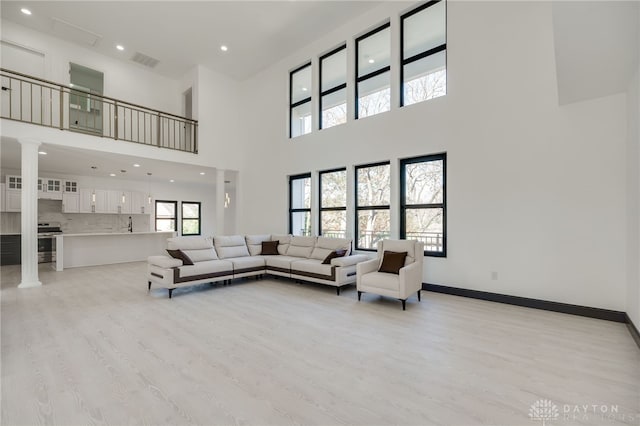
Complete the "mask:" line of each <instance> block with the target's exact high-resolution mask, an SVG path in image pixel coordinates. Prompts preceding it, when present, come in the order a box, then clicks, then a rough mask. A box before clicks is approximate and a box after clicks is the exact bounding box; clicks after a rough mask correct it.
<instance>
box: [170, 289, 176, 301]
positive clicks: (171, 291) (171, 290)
mask: <svg viewBox="0 0 640 426" xmlns="http://www.w3.org/2000/svg"><path fill="white" fill-rule="evenodd" d="M173 290H175V288H170V289H169V299H171V294H172V293H173Z"/></svg>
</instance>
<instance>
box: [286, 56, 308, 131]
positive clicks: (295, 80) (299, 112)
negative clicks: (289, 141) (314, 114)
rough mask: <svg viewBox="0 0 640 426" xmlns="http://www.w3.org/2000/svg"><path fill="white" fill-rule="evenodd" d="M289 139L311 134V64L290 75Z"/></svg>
mask: <svg viewBox="0 0 640 426" xmlns="http://www.w3.org/2000/svg"><path fill="white" fill-rule="evenodd" d="M289 126H290V127H289V137H291V138H295V137H296V136H300V135H304V134H307V133H311V62H309V63H308V64H305V65H303V66H301V67H300V68H297V69H295V70H293V71H291V74H289Z"/></svg>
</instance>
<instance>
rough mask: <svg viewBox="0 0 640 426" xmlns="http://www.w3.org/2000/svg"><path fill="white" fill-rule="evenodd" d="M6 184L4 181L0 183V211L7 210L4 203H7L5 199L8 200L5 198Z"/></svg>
mask: <svg viewBox="0 0 640 426" xmlns="http://www.w3.org/2000/svg"><path fill="white" fill-rule="evenodd" d="M6 186H7V185H6V184H4V183H0V212H4V211H6V210H5V207H4V205H5V200H6V198H5V196H6V194H5V187H6Z"/></svg>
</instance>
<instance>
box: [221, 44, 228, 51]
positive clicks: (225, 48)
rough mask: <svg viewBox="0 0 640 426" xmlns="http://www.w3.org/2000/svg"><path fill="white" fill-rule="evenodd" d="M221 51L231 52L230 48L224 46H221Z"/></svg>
mask: <svg viewBox="0 0 640 426" xmlns="http://www.w3.org/2000/svg"><path fill="white" fill-rule="evenodd" d="M220 50H222V51H223V52H226V51H227V50H229V48H228V47H227V46H225V45H224V44H223V45H222V46H220Z"/></svg>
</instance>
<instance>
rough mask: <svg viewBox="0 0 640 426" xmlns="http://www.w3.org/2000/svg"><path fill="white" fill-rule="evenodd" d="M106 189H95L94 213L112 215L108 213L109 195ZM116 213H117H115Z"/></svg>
mask: <svg viewBox="0 0 640 426" xmlns="http://www.w3.org/2000/svg"><path fill="white" fill-rule="evenodd" d="M110 192H112V191H107V190H106V189H96V190H95V193H96V201H95V203H94V209H93V212H94V213H114V212H111V211H109V193H110ZM116 192H117V191H116ZM115 213H117V211H116V212H115Z"/></svg>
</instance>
